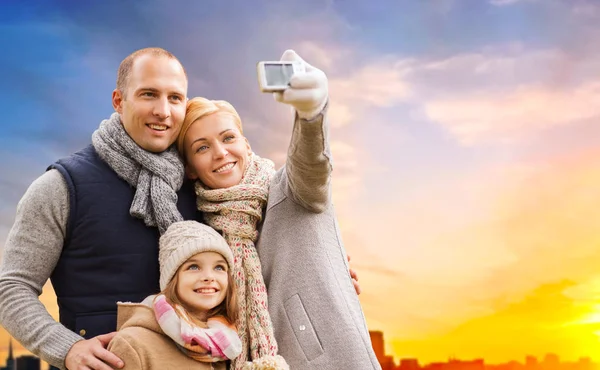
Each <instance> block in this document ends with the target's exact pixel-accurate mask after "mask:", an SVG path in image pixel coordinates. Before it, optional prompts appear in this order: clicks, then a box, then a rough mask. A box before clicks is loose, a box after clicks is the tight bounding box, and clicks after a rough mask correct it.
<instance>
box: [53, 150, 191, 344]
mask: <svg viewBox="0 0 600 370" xmlns="http://www.w3.org/2000/svg"><path fill="white" fill-rule="evenodd" d="M52 168H54V169H57V170H58V171H60V173H61V174H62V175H63V177H64V178H65V180H66V183H67V186H68V189H69V209H70V215H69V220H68V225H67V233H66V235H65V242H64V245H63V250H62V253H61V255H60V259H59V260H58V263H57V264H56V267H55V268H54V272H53V273H52V276H51V278H50V279H51V281H52V285H53V287H54V291H55V292H56V297H57V300H58V307H59V315H60V322H61V323H62V324H63V325H65V326H66V327H67V328H69V329H70V330H72V331H74V332H75V333H77V334H79V335H81V336H83V337H84V338H86V339H89V338H92V337H94V336H96V335H99V334H105V333H109V332H111V331H115V330H116V326H117V305H116V303H117V301H123V302H140V301H141V300H143V299H144V298H145V297H147V296H148V295H150V294H155V293H158V292H159V290H160V289H159V284H158V281H159V265H158V239H159V233H158V229H157V228H156V227H147V226H146V225H145V224H144V221H143V220H140V219H137V218H134V217H132V216H131V215H130V214H129V208H130V206H131V202H132V200H133V196H134V194H135V188H134V187H132V186H130V185H129V184H128V183H127V182H126V181H125V180H123V179H121V178H120V177H118V176H117V174H116V173H115V172H114V171H113V170H112V169H111V168H110V167H109V166H108V165H107V164H106V163H105V162H104V161H103V160H102V159H100V157H99V156H98V154H97V153H96V151H95V149H94V147H93V146H92V145H89V146H88V147H86V148H85V149H83V150H81V151H79V152H77V153H75V154H72V155H70V156H68V157H66V158H63V159H60V160H59V161H57V162H56V163H55V164H53V165H51V166H50V167H48V169H52ZM177 195H178V202H177V207H178V208H179V211H180V212H181V215H182V216H183V218H184V219H186V220H192V219H195V220H201V218H200V217H201V215H200V213H199V212H198V211H197V210H196V200H195V195H194V191H193V185H192V183H191V182H189V181H187V180H186V181H185V182H184V185H183V186H182V188H181V189H180V190H179V192H178V193H177Z"/></svg>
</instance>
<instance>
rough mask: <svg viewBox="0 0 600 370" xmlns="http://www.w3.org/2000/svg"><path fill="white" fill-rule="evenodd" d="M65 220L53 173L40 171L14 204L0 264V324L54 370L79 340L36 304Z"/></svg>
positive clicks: (64, 192) (62, 186)
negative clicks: (12, 216)
mask: <svg viewBox="0 0 600 370" xmlns="http://www.w3.org/2000/svg"><path fill="white" fill-rule="evenodd" d="M68 217H69V191H68V188H67V185H66V183H65V180H64V179H63V177H62V175H61V174H60V172H58V171H57V170H50V171H47V172H45V173H44V174H43V175H42V176H40V177H39V178H38V179H36V180H35V181H34V182H33V183H32V184H31V185H30V186H29V188H28V189H27V191H26V192H25V195H24V196H23V198H21V200H20V201H19V204H18V205H17V213H16V217H15V223H14V224H13V227H12V229H11V230H10V232H9V234H8V238H7V240H6V243H5V245H4V250H3V253H2V263H1V264H0V325H2V326H3V327H4V328H5V329H6V330H7V331H8V332H9V333H10V335H12V336H13V337H14V338H15V339H16V340H18V341H19V342H20V343H21V344H22V345H23V346H24V347H25V348H27V349H28V350H29V351H31V352H32V353H34V354H35V355H37V356H39V357H40V358H41V359H42V360H44V361H46V362H48V363H49V364H51V365H54V366H56V367H59V368H64V366H65V365H64V361H65V357H66V355H67V352H68V351H69V350H70V349H71V346H72V345H73V344H74V343H75V342H77V341H79V340H83V338H82V337H80V336H79V335H77V334H75V333H73V332H72V331H70V330H69V329H67V328H66V327H64V326H63V325H61V324H60V323H57V322H56V321H55V320H54V319H53V318H52V316H50V314H49V313H48V311H47V310H46V308H45V307H44V305H43V304H42V303H41V302H40V300H39V295H40V294H41V293H42V288H43V286H44V284H45V283H46V281H47V280H48V279H49V278H50V275H51V274H52V271H53V270H54V267H55V266H56V263H57V261H58V259H59V257H60V254H61V251H62V247H63V241H64V238H65V232H66V228H67V221H68Z"/></svg>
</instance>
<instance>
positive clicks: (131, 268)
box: [0, 48, 200, 370]
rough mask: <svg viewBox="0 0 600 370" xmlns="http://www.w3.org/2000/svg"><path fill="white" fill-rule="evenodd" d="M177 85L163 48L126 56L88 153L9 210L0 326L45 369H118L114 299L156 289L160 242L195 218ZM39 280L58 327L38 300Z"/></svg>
mask: <svg viewBox="0 0 600 370" xmlns="http://www.w3.org/2000/svg"><path fill="white" fill-rule="evenodd" d="M187 87H188V81H187V75H186V72H185V70H184V68H183V66H182V65H181V63H180V62H179V60H177V58H175V57H174V56H173V55H172V54H171V53H169V52H167V51H166V50H163V49H159V48H148V49H142V50H138V51H136V52H135V53H133V54H131V55H129V56H128V57H127V58H125V59H124V60H123V62H122V63H121V65H120V67H119V70H118V73H117V86H116V89H115V90H114V91H113V94H112V103H113V107H114V109H115V111H116V112H115V113H113V114H112V115H111V116H110V117H109V118H108V119H106V120H104V121H102V122H101V123H100V126H99V127H98V129H97V130H96V131H95V132H94V134H93V135H92V143H91V145H89V146H87V147H86V148H84V149H83V150H81V151H79V152H77V153H74V154H72V155H70V156H68V157H66V158H63V159H61V160H59V161H57V162H56V163H54V164H53V165H51V166H50V167H49V168H48V171H47V172H45V173H44V174H43V175H42V176H40V177H39V178H38V179H36V180H35V181H34V182H33V183H32V184H31V185H30V187H29V189H28V190H27V192H26V193H25V195H24V196H23V198H22V199H21V201H20V202H19V205H18V207H17V212H16V217H15V223H14V225H13V227H12V229H11V230H10V233H9V236H8V239H7V241H6V244H5V247H4V253H3V258H2V265H1V266H0V325H2V326H3V327H4V328H6V329H7V330H8V332H9V333H10V334H11V335H12V336H13V337H14V338H16V339H17V340H18V341H19V342H20V343H22V344H23V345H24V346H25V347H26V348H27V349H28V350H30V351H31V352H33V353H34V354H36V355H38V356H39V357H41V358H42V359H43V360H44V361H46V362H48V363H50V364H51V365H53V366H56V367H59V368H68V369H71V370H74V369H102V370H110V369H111V368H112V367H115V368H120V367H122V366H123V363H122V361H121V360H120V359H119V358H117V357H116V356H115V355H114V354H112V353H110V352H108V351H107V350H106V345H107V344H108V342H109V341H110V339H111V338H112V337H113V336H114V330H115V328H116V313H117V307H116V304H115V302H116V301H131V302H139V301H141V300H142V299H143V298H145V297H146V296H148V295H150V294H153V293H156V292H158V291H159V265H158V240H159V235H160V234H161V233H162V232H164V230H166V228H167V227H168V225H169V224H171V223H172V222H176V221H181V220H184V219H186V220H187V219H199V218H200V217H199V213H198V212H197V211H196V207H195V197H194V193H193V188H192V187H191V186H190V184H188V183H186V182H185V181H184V168H183V165H182V164H181V162H180V160H179V159H178V157H177V153H176V151H175V149H174V148H173V147H172V144H173V142H174V141H175V139H176V138H177V135H178V133H179V130H180V127H181V124H182V121H183V118H184V115H185V110H186V96H187ZM49 278H50V279H51V280H52V285H53V287H54V290H55V292H56V295H57V300H58V305H59V314H60V323H57V322H55V320H54V319H53V318H52V317H51V316H50V314H49V313H48V311H47V310H46V309H45V307H44V306H43V304H42V303H41V302H40V301H39V295H40V294H41V292H42V287H43V286H44V284H45V283H46V281H47V280H48V279H49ZM107 333H108V334H107ZM111 366H112V367H111Z"/></svg>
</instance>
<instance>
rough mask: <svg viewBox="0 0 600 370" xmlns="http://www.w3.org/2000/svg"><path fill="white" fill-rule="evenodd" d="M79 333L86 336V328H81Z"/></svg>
mask: <svg viewBox="0 0 600 370" xmlns="http://www.w3.org/2000/svg"><path fill="white" fill-rule="evenodd" d="M79 335H81V336H82V337H84V336H85V329H81V330H80V331H79Z"/></svg>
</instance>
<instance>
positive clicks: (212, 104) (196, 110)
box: [177, 97, 244, 162]
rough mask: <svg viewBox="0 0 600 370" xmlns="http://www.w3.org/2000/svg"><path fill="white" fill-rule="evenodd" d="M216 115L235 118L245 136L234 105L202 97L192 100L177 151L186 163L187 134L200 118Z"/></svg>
mask: <svg viewBox="0 0 600 370" xmlns="http://www.w3.org/2000/svg"><path fill="white" fill-rule="evenodd" d="M214 113H219V114H225V115H228V116H230V117H233V120H234V121H235V124H236V126H237V128H238V130H240V134H242V135H244V131H243V130H242V119H241V118H240V115H239V114H238V112H237V111H236V110H235V108H234V107H233V105H231V104H230V103H229V102H226V101H225V100H209V99H206V98H201V97H197V98H193V99H190V100H189V101H188V103H187V108H186V111H185V119H184V120H183V124H182V125H181V131H179V137H178V138H177V150H178V151H179V155H181V158H183V160H184V162H185V160H186V159H185V148H184V147H183V140H184V138H185V134H186V133H187V131H188V130H189V128H190V127H191V126H192V124H193V123H194V122H196V121H197V120H199V119H200V118H203V117H206V116H208V115H210V114H214Z"/></svg>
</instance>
